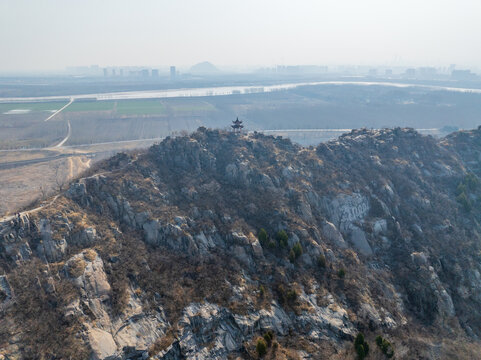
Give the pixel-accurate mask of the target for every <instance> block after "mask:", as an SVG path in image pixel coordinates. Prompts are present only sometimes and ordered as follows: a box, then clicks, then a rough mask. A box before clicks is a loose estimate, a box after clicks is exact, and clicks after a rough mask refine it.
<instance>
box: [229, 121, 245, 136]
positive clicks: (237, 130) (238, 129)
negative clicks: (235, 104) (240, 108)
mask: <svg viewBox="0 0 481 360" xmlns="http://www.w3.org/2000/svg"><path fill="white" fill-rule="evenodd" d="M231 127H232V129H233V131H234V132H235V133H240V132H241V131H242V129H243V128H244V125H243V124H242V120H239V118H237V119H235V121H233V122H232V125H231Z"/></svg>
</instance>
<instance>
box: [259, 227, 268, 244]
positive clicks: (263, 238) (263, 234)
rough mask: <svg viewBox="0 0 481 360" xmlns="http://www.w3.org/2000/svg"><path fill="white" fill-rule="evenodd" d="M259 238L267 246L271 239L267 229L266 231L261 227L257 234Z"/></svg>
mask: <svg viewBox="0 0 481 360" xmlns="http://www.w3.org/2000/svg"><path fill="white" fill-rule="evenodd" d="M257 239H259V242H260V243H261V245H262V246H266V245H267V244H268V241H269V239H268V235H267V231H265V229H260V230H259V234H257Z"/></svg>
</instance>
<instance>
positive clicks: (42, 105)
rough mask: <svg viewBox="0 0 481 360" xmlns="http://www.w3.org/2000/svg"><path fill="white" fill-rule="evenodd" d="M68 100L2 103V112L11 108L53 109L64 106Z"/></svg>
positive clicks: (35, 110) (0, 110)
mask: <svg viewBox="0 0 481 360" xmlns="http://www.w3.org/2000/svg"><path fill="white" fill-rule="evenodd" d="M66 104H67V102H63V101H62V102H60V101H58V102H35V103H8V104H7V103H5V104H0V114H3V113H6V112H8V111H11V110H30V111H31V112H37V111H53V110H58V109H60V108H62V106H64V105H66Z"/></svg>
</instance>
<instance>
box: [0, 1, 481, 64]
mask: <svg viewBox="0 0 481 360" xmlns="http://www.w3.org/2000/svg"><path fill="white" fill-rule="evenodd" d="M480 35H481V0H296V1H294V0H290V1H283V0H235V1H231V0H170V1H167V0H135V1H134V0H0V72H8V71H17V70H51V69H63V68H64V67H66V66H79V65H91V64H98V65H100V66H108V65H171V64H172V65H177V66H182V65H191V64H194V63H197V62H200V61H204V60H208V61H211V62H212V63H214V64H216V65H220V66H222V65H274V64H286V65H289V64H328V65H335V64H361V65H362V64H364V65H367V64H374V65H388V66H395V65H436V66H439V65H448V64H450V63H456V64H460V65H464V66H477V67H479V66H480V65H481V45H480V42H479V41H480V39H479V38H480Z"/></svg>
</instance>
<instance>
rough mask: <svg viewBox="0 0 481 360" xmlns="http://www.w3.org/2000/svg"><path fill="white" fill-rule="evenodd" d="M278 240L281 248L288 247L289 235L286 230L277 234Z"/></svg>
mask: <svg viewBox="0 0 481 360" xmlns="http://www.w3.org/2000/svg"><path fill="white" fill-rule="evenodd" d="M276 239H277V242H278V243H279V246H280V247H281V248H286V247H287V245H288V240H289V236H287V233H286V232H285V230H281V231H278V232H277V234H276Z"/></svg>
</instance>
